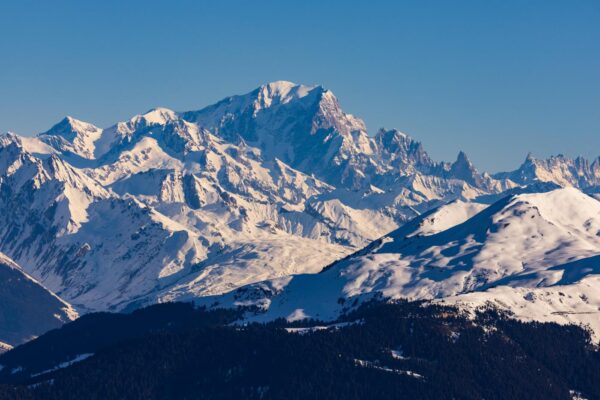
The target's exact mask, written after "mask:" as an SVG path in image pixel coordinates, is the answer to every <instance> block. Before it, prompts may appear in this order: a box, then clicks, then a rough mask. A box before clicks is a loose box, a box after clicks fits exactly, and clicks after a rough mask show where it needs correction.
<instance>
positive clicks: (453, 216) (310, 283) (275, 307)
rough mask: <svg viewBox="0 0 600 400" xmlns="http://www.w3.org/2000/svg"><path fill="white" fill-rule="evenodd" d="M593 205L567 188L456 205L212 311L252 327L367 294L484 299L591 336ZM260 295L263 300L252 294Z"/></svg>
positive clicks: (599, 249)
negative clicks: (226, 311)
mask: <svg viewBox="0 0 600 400" xmlns="http://www.w3.org/2000/svg"><path fill="white" fill-rule="evenodd" d="M599 257H600V202H599V201H597V200H596V199H594V198H592V197H590V196H588V195H586V194H584V193H582V192H580V191H578V190H577V189H574V188H565V189H557V190H554V191H551V192H547V193H533V194H520V195H515V196H509V197H506V198H504V199H502V200H500V201H498V202H496V203H494V204H492V205H490V206H488V207H486V208H484V209H482V206H481V205H473V204H469V203H461V202H455V203H451V204H448V205H445V206H442V207H441V208H439V209H437V210H433V211H432V212H429V213H426V214H424V215H423V216H421V217H418V218H416V219H415V220H413V221H411V222H409V223H408V224H406V225H405V226H403V227H402V228H400V229H398V230H396V231H394V232H392V233H390V234H389V235H387V236H385V237H383V238H382V239H380V240H377V241H375V242H374V243H373V244H372V245H370V246H369V247H367V248H366V249H365V250H362V251H360V252H358V253H357V254H355V255H353V256H351V257H349V258H347V259H345V260H343V261H340V262H338V263H335V264H333V265H332V266H331V267H329V268H328V269H327V270H326V271H324V272H322V273H320V274H317V275H300V276H295V277H293V278H287V279H285V280H276V281H272V282H264V283H260V284H258V285H254V286H250V287H247V288H242V289H239V290H237V291H234V292H232V293H230V294H227V295H226V296H223V297H222V298H218V299H210V300H207V301H208V302H209V303H210V302H214V301H218V302H219V303H221V304H238V305H250V304H255V305H259V306H261V307H263V308H264V309H265V310H266V313H264V314H259V315H258V316H257V317H256V318H258V319H272V318H277V317H285V318H288V319H301V318H304V317H315V318H332V317H335V316H336V315H337V314H338V313H340V312H341V311H343V310H344V309H347V308H348V306H355V305H356V304H357V303H356V301H359V302H360V301H364V300H367V299H369V298H372V297H373V296H377V297H384V298H394V299H398V298H408V299H417V300H418V299H424V300H429V299H444V301H447V302H452V303H456V302H459V303H466V304H473V305H482V304H485V302H487V301H492V302H494V303H496V304H498V305H500V306H502V307H503V308H506V309H509V310H512V311H513V312H515V314H516V315H517V316H519V317H523V318H527V319H534V320H553V321H559V322H570V321H575V322H585V323H591V324H592V326H593V327H594V328H595V329H597V331H596V332H600V325H599V324H598V322H597V320H598V309H599V307H600V297H599V296H598V295H597V294H596V293H595V292H596V291H597V287H598V286H597V285H598V276H596V274H598V273H599V272H600V263H599V261H598V260H599V259H600V258H599ZM261 293H262V294H261Z"/></svg>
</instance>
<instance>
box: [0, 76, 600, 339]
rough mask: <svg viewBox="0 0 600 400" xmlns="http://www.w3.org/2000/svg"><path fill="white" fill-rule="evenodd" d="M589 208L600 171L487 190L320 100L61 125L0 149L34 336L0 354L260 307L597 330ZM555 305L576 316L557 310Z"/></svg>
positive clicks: (592, 210)
mask: <svg viewBox="0 0 600 400" xmlns="http://www.w3.org/2000/svg"><path fill="white" fill-rule="evenodd" d="M560 188H565V189H560ZM598 188H600V161H599V160H598V159H596V160H594V161H593V162H589V161H588V160H585V159H583V158H576V159H569V158H567V157H564V156H556V157H551V158H549V159H547V160H539V159H535V158H534V157H533V156H531V155H528V156H527V158H526V159H525V161H524V163H523V164H522V165H521V166H520V167H518V168H517V169H516V170H515V171H511V172H502V173H496V174H492V175H491V174H488V173H481V172H479V171H478V170H477V169H476V168H475V166H474V165H473V164H472V163H471V161H470V160H469V158H468V157H467V155H466V154H465V153H463V152H460V153H459V154H458V155H457V158H456V160H455V161H454V162H440V161H434V160H432V159H431V157H430V156H429V155H428V154H427V152H426V151H425V149H424V148H423V146H422V144H421V143H419V142H418V141H416V140H415V139H413V138H411V137H410V136H408V135H406V134H404V133H402V132H400V131H398V130H395V129H380V130H378V131H377V132H376V133H374V134H369V132H368V131H367V128H366V126H365V124H364V123H363V121H361V120H360V119H359V118H357V117H355V116H353V115H350V114H347V113H345V112H344V111H343V110H342V109H341V106H340V104H339V102H338V100H337V98H336V97H335V96H334V95H333V93H332V92H331V91H330V90H327V89H325V88H323V87H322V86H304V85H297V84H293V83H290V82H283V81H280V82H274V83H270V84H267V85H263V86H261V87H259V88H257V89H256V90H254V91H252V92H250V93H247V94H244V95H238V96H232V97H229V98H226V99H224V100H222V101H220V102H218V103H216V104H214V105H211V106H208V107H206V108H204V109H201V110H198V111H187V112H175V111H172V110H169V109H166V108H156V109H153V110H150V111H148V112H147V113H144V114H141V115H136V116H134V117H132V118H131V119H130V120H128V121H123V122H118V123H116V124H115V125H113V126H110V127H108V128H99V127H96V126H94V125H93V124H90V123H87V122H83V121H79V120H77V119H74V118H72V117H66V118H65V119H63V120H62V121H60V122H59V123H57V124H56V125H55V126H53V127H51V128H50V129H49V130H48V131H46V132H43V133H39V134H37V135H35V136H21V135H17V134H14V133H8V134H5V135H4V136H2V137H1V138H0V212H1V213H2V215H3V216H4V224H3V225H2V227H0V252H2V253H3V254H5V256H3V257H5V258H6V260H7V261H6V264H7V265H10V267H9V269H7V271H10V273H11V274H13V275H15V276H16V275H19V279H20V281H22V282H25V283H26V286H27V288H24V289H19V290H22V293H30V292H31V293H32V294H31V296H38V297H36V298H38V300H35V302H36V304H38V303H40V304H41V303H43V304H45V306H44V307H43V311H42V310H41V309H40V310H37V311H36V312H39V313H40V315H41V314H43V315H44V316H43V317H40V318H39V320H40V321H42V320H44V321H46V322H43V323H42V322H40V325H39V326H38V327H36V328H35V329H30V328H27V329H25V328H22V329H21V328H18V329H17V332H16V333H15V332H12V333H10V332H3V331H0V342H6V343H8V344H18V343H21V342H23V341H25V340H27V339H29V338H30V337H32V336H34V335H37V334H39V333H41V332H43V331H44V330H47V329H50V328H52V327H54V325H52V324H53V323H55V322H56V321H58V323H59V324H60V323H62V322H64V321H66V320H69V319H72V318H75V317H76V316H77V313H79V314H84V313H88V312H92V311H106V310H111V311H130V310H134V309H136V308H139V307H142V306H145V305H149V304H153V303H157V302H166V301H177V300H193V301H197V302H198V303H202V304H208V302H210V303H218V304H227V305H236V306H237V305H254V306H256V305H259V308H260V309H261V310H262V311H261V312H260V313H258V314H256V315H254V316H252V317H249V318H258V319H260V318H270V317H271V316H272V317H279V316H284V317H286V318H292V319H294V318H302V317H303V316H317V313H318V316H319V317H324V316H325V314H327V315H333V314H335V313H337V312H338V311H339V310H342V309H344V308H345V307H346V308H347V307H348V304H349V303H351V302H352V301H354V299H356V298H361V299H363V298H368V297H369V296H373V295H376V294H377V295H378V296H384V297H393V298H398V297H404V296H406V297H410V298H415V299H440V300H441V299H446V301H453V302H462V301H465V302H467V303H469V304H482V303H484V302H487V301H496V300H497V301H496V302H497V303H498V302H500V303H502V304H507V307H508V308H510V309H511V310H513V311H515V310H517V311H518V310H525V311H523V312H521V314H522V315H523V316H528V315H529V314H530V311H531V309H532V308H535V310H536V312H535V313H533V311H531V313H533V314H531V315H529V316H530V317H531V316H533V317H535V318H542V317H543V315H546V314H547V313H552V312H558V313H559V314H548V315H554V316H558V317H560V318H563V317H565V315H567V316H572V315H592V314H571V313H573V312H574V313H586V312H591V311H589V310H588V308H589V309H590V310H591V309H593V308H594V307H596V306H597V305H598V304H600V302H598V303H596V300H595V297H594V295H593V288H594V287H595V286H594V281H595V278H594V277H593V273H594V272H595V265H596V258H595V257H596V256H597V253H598V250H599V249H600V241H599V240H598V237H599V236H598V229H600V221H599V215H598V212H599V209H600V203H598V201H597V200H596V199H595V198H593V197H591V196H594V195H596V194H597V193H598V192H600V190H598ZM325 267H327V268H326V269H325V270H324V271H323V272H322V273H319V272H320V271H322V270H323V269H324V268H325ZM590 271H591V272H590ZM292 276H295V277H293V278H292ZM24 285H25V284H24ZM565 286H566V287H568V289H567V288H564V287H565ZM559 287H560V288H562V289H560V290H559V289H556V288H559ZM540 288H544V289H540ZM586 288H587V289H586ZM555 289H556V290H555ZM11 290H14V288H11ZM34 292H35V294H34ZM559 292H560V293H563V294H564V297H567V296H571V297H569V298H579V299H580V300H581V301H579V300H577V301H575V300H574V301H570V300H569V301H566V300H565V301H563V304H564V310H563V309H562V308H560V307H557V306H556V304H557V301H558V300H560V299H559V298H555V296H560V295H559V294H557V293H559ZM2 293H4V292H2ZM548 293H550V294H548ZM567 293H568V294H567ZM490 294H494V295H496V294H498V296H500V295H501V296H500V297H502V298H503V300H502V299H500V297H499V298H496V297H493V296H492V297H489V296H491V295H490ZM3 296H5V295H4V294H3ZM6 296H10V294H8V295H6ZM28 296H29V294H28ZM519 296H520V298H523V299H524V300H523V301H520V300H519V301H517V302H516V303H514V302H515V301H516V300H515V299H517V298H519ZM528 298H535V299H543V300H539V301H538V302H535V301H534V302H532V301H530V300H527V299H528ZM1 300H2V301H3V302H4V297H2V299H1ZM510 301H513V303H514V304H512V303H509V302H510ZM507 302H508V303H507ZM524 302H525V303H524ZM540 302H541V303H540ZM6 304H13V303H6ZM49 304H52V305H51V306H50V305H49ZM281 304H284V306H281ZM531 304H533V305H531ZM586 304H587V305H586ZM313 306H314V307H317V306H318V307H317V308H314V307H313ZM522 306H523V307H522ZM282 307H283V308H282ZM292 307H293V309H292ZM323 307H325V310H321V309H322V308H323ZM527 307H529V308H527ZM26 309H27V306H26V305H23V304H19V303H18V302H17V303H15V304H14V306H13V305H11V310H10V313H14V314H15V315H17V314H19V313H21V310H26ZM540 309H541V310H542V311H539V310H540ZM550 309H551V311H549V310H550ZM57 310H60V311H59V312H57ZM582 310H583V311H582ZM515 312H516V311H515ZM560 313H562V314H560ZM565 313H566V314H565ZM517 314H519V313H518V312H517ZM542 314H543V315H542ZM57 315H58V317H56V316H57ZM52 316H55V318H54V319H55V320H56V321H54V320H52V318H50V317H52ZM558 317H556V318H558ZM544 318H546V317H544ZM547 318H550V317H547ZM565 318H567V317H565ZM568 318H571V319H572V318H573V317H568ZM28 320H30V321H34V320H38V318H33V317H32V318H30V319H28ZM574 320H575V322H580V319H577V318H575V319H574ZM14 326H15V327H19V325H18V324H17V325H14Z"/></svg>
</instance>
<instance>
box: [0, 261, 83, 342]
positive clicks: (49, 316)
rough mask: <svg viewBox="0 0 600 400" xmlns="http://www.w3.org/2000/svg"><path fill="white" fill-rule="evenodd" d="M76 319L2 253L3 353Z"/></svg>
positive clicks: (0, 329)
mask: <svg viewBox="0 0 600 400" xmlns="http://www.w3.org/2000/svg"><path fill="white" fill-rule="evenodd" d="M76 317H77V313H76V312H75V310H74V309H73V308H72V307H71V306H70V305H69V304H67V303H65V302H64V301H62V300H60V299H59V298H58V297H57V296H56V295H54V294H53V293H52V292H50V291H49V290H47V289H46V288H44V287H43V286H42V285H40V284H39V283H38V282H36V281H35V279H33V278H31V277H30V276H29V275H27V274H26V273H25V272H24V271H23V270H22V269H21V267H20V266H18V265H17V264H16V263H15V262H14V261H13V260H11V259H10V258H8V257H7V256H6V255H4V254H2V253H0V353H2V352H4V351H6V350H9V349H10V348H11V345H16V344H20V343H23V342H25V341H27V340H30V339H32V338H34V337H36V336H38V335H40V334H42V333H44V332H46V331H48V330H50V329H53V328H58V327H59V326H61V325H62V324H64V323H65V322H69V321H72V320H74V319H75V318H76Z"/></svg>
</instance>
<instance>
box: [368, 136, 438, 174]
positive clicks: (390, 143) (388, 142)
mask: <svg viewBox="0 0 600 400" xmlns="http://www.w3.org/2000/svg"><path fill="white" fill-rule="evenodd" d="M375 142H376V143H377V148H378V150H379V153H380V154H381V156H382V158H384V159H386V161H388V162H389V163H390V164H391V165H393V166H394V167H395V168H396V169H399V170H400V172H404V170H408V171H410V169H409V168H408V167H409V166H414V167H416V168H417V169H419V168H431V167H432V166H433V165H434V162H433V161H432V160H431V158H430V157H429V155H428V154H427V152H426V151H425V149H424V148H423V145H422V144H421V142H418V141H416V140H414V139H413V138H411V137H410V136H408V135H407V134H405V133H402V132H400V131H398V130H396V129H391V130H386V129H383V128H382V129H380V130H379V131H378V132H377V134H376V135H375Z"/></svg>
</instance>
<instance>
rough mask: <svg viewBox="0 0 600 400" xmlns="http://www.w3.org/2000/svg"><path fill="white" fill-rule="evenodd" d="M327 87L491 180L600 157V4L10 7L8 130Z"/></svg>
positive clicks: (1, 120) (23, 1)
mask: <svg viewBox="0 0 600 400" xmlns="http://www.w3.org/2000/svg"><path fill="white" fill-rule="evenodd" d="M275 80H290V81H294V82H298V83H305V84H322V85H323V86H325V87H326V88H328V89H331V90H332V91H333V92H334V93H335V94H336V95H337V97H338V99H339V100H340V102H341V104H342V107H343V108H344V110H346V111H347V112H350V113H352V114H355V115H357V116H359V117H361V118H363V119H364V120H365V121H366V123H367V126H368V128H369V131H370V132H371V133H374V132H375V131H376V130H377V129H378V128H379V127H382V126H385V127H388V128H391V127H394V128H398V129H400V130H402V131H404V132H406V133H409V134H410V135H412V136H414V137H415V138H417V139H418V140H420V141H422V142H423V143H424V145H425V148H426V149H427V151H429V153H430V154H431V155H432V156H433V157H434V158H435V159H438V160H453V159H454V158H455V157H456V154H457V152H458V151H459V150H461V149H462V150H464V151H466V152H467V154H468V155H469V156H470V158H471V159H472V160H473V162H474V163H475V164H476V165H477V166H478V167H479V168H480V169H481V170H487V171H492V172H495V171H499V170H506V169H514V168H516V167H517V166H518V164H520V163H521V162H522V161H523V159H524V158H525V155H526V153H527V152H528V151H532V152H533V153H534V155H536V156H540V157H542V156H548V155H550V154H557V153H563V154H565V155H568V156H576V155H579V154H581V155H584V156H586V157H590V158H591V157H597V156H599V155H600V1H598V0H592V1H585V0H565V1H551V0H543V1H525V0H522V1H509V0H499V1H495V0H486V1H445V0H443V1H422V0H421V1H377V0H369V1H361V2H359V1H348V0H347V1H326V0H320V1H307V0H303V1H281V0H278V1H275V0H273V1H261V0H254V1H232V0H219V1H216V0H215V1H177V0H171V1H152V0H145V1H134V0H130V1H113V0H102V1H81V0H79V1H64V0H52V1H41V0H38V1H27V0H19V1H12V0H8V1H7V0H4V1H2V3H1V5H0V131H2V132H4V131H14V132H17V133H21V134H28V135H30V134H35V133H37V132H40V131H43V130H46V129H48V128H49V127H50V126H51V125H53V124H54V123H55V122H57V121H58V120H60V119H61V118H62V117H63V116H65V115H72V116H74V117H76V118H79V119H82V120H85V121H89V122H92V123H94V124H96V125H99V126H103V127H105V126H108V125H111V124H112V123H114V122H116V121H119V120H124V119H128V118H130V117H131V116H132V115H134V114H139V113H141V112H144V111H146V110H148V109H150V108H152V107H155V106H164V107H169V108H172V109H175V110H178V111H184V110H189V109H198V108H201V107H203V106H206V105H208V104H211V103H213V102H215V101H217V100H220V99H221V98H223V97H226V96H228V95H232V94H238V93H245V92H248V91H250V90H252V89H253V88H255V87H257V86H259V85H260V84H262V83H265V82H269V81H275Z"/></svg>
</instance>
